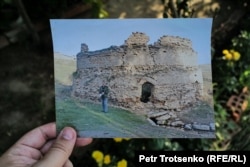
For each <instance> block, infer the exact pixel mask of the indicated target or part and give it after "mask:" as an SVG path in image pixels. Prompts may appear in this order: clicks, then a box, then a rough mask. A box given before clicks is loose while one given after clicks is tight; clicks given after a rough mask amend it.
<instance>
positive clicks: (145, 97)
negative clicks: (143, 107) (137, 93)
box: [140, 82, 154, 103]
mask: <svg viewBox="0 0 250 167" xmlns="http://www.w3.org/2000/svg"><path fill="white" fill-rule="evenodd" d="M153 87H154V85H153V84H152V83H150V82H145V83H144V84H143V85H142V89H141V90H142V91H141V98H140V100H141V102H143V103H147V102H149V99H150V96H152V91H153Z"/></svg>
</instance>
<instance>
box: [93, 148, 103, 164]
mask: <svg viewBox="0 0 250 167" xmlns="http://www.w3.org/2000/svg"><path fill="white" fill-rule="evenodd" d="M92 157H93V158H94V159H95V160H96V162H97V163H100V162H102V160H103V153H102V152H101V151H99V150H95V151H93V152H92Z"/></svg>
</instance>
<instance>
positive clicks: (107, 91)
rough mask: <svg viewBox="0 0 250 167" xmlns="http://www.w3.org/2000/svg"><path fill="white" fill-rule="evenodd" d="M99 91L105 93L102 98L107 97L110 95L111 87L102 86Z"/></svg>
mask: <svg viewBox="0 0 250 167" xmlns="http://www.w3.org/2000/svg"><path fill="white" fill-rule="evenodd" d="M99 93H100V94H101V93H103V95H102V96H101V98H107V97H108V93H109V88H108V87H107V86H101V87H100V89H99Z"/></svg>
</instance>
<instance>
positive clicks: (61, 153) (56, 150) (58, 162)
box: [34, 127, 76, 167]
mask: <svg viewBox="0 0 250 167" xmlns="http://www.w3.org/2000/svg"><path fill="white" fill-rule="evenodd" d="M75 142H76V132H75V130H74V129H73V128H70V127H66V128H64V129H63V130H62V131H61V133H60V134H59V135H58V137H57V139H56V141H55V143H54V144H53V145H52V146H51V148H50V150H49V151H48V152H47V153H46V155H45V156H44V157H43V159H41V160H40V161H38V163H37V164H35V165H34V167H40V166H46V167H62V166H63V165H64V164H65V162H66V161H67V160H68V158H69V156H70V154H71V153H72V150H73V148H74V146H75Z"/></svg>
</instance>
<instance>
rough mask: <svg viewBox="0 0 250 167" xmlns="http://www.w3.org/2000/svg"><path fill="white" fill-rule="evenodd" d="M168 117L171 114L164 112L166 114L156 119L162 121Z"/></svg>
mask: <svg viewBox="0 0 250 167" xmlns="http://www.w3.org/2000/svg"><path fill="white" fill-rule="evenodd" d="M169 118H171V116H170V115H168V114H166V115H163V116H160V117H157V118H156V120H158V121H163V120H168V119H169Z"/></svg>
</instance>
